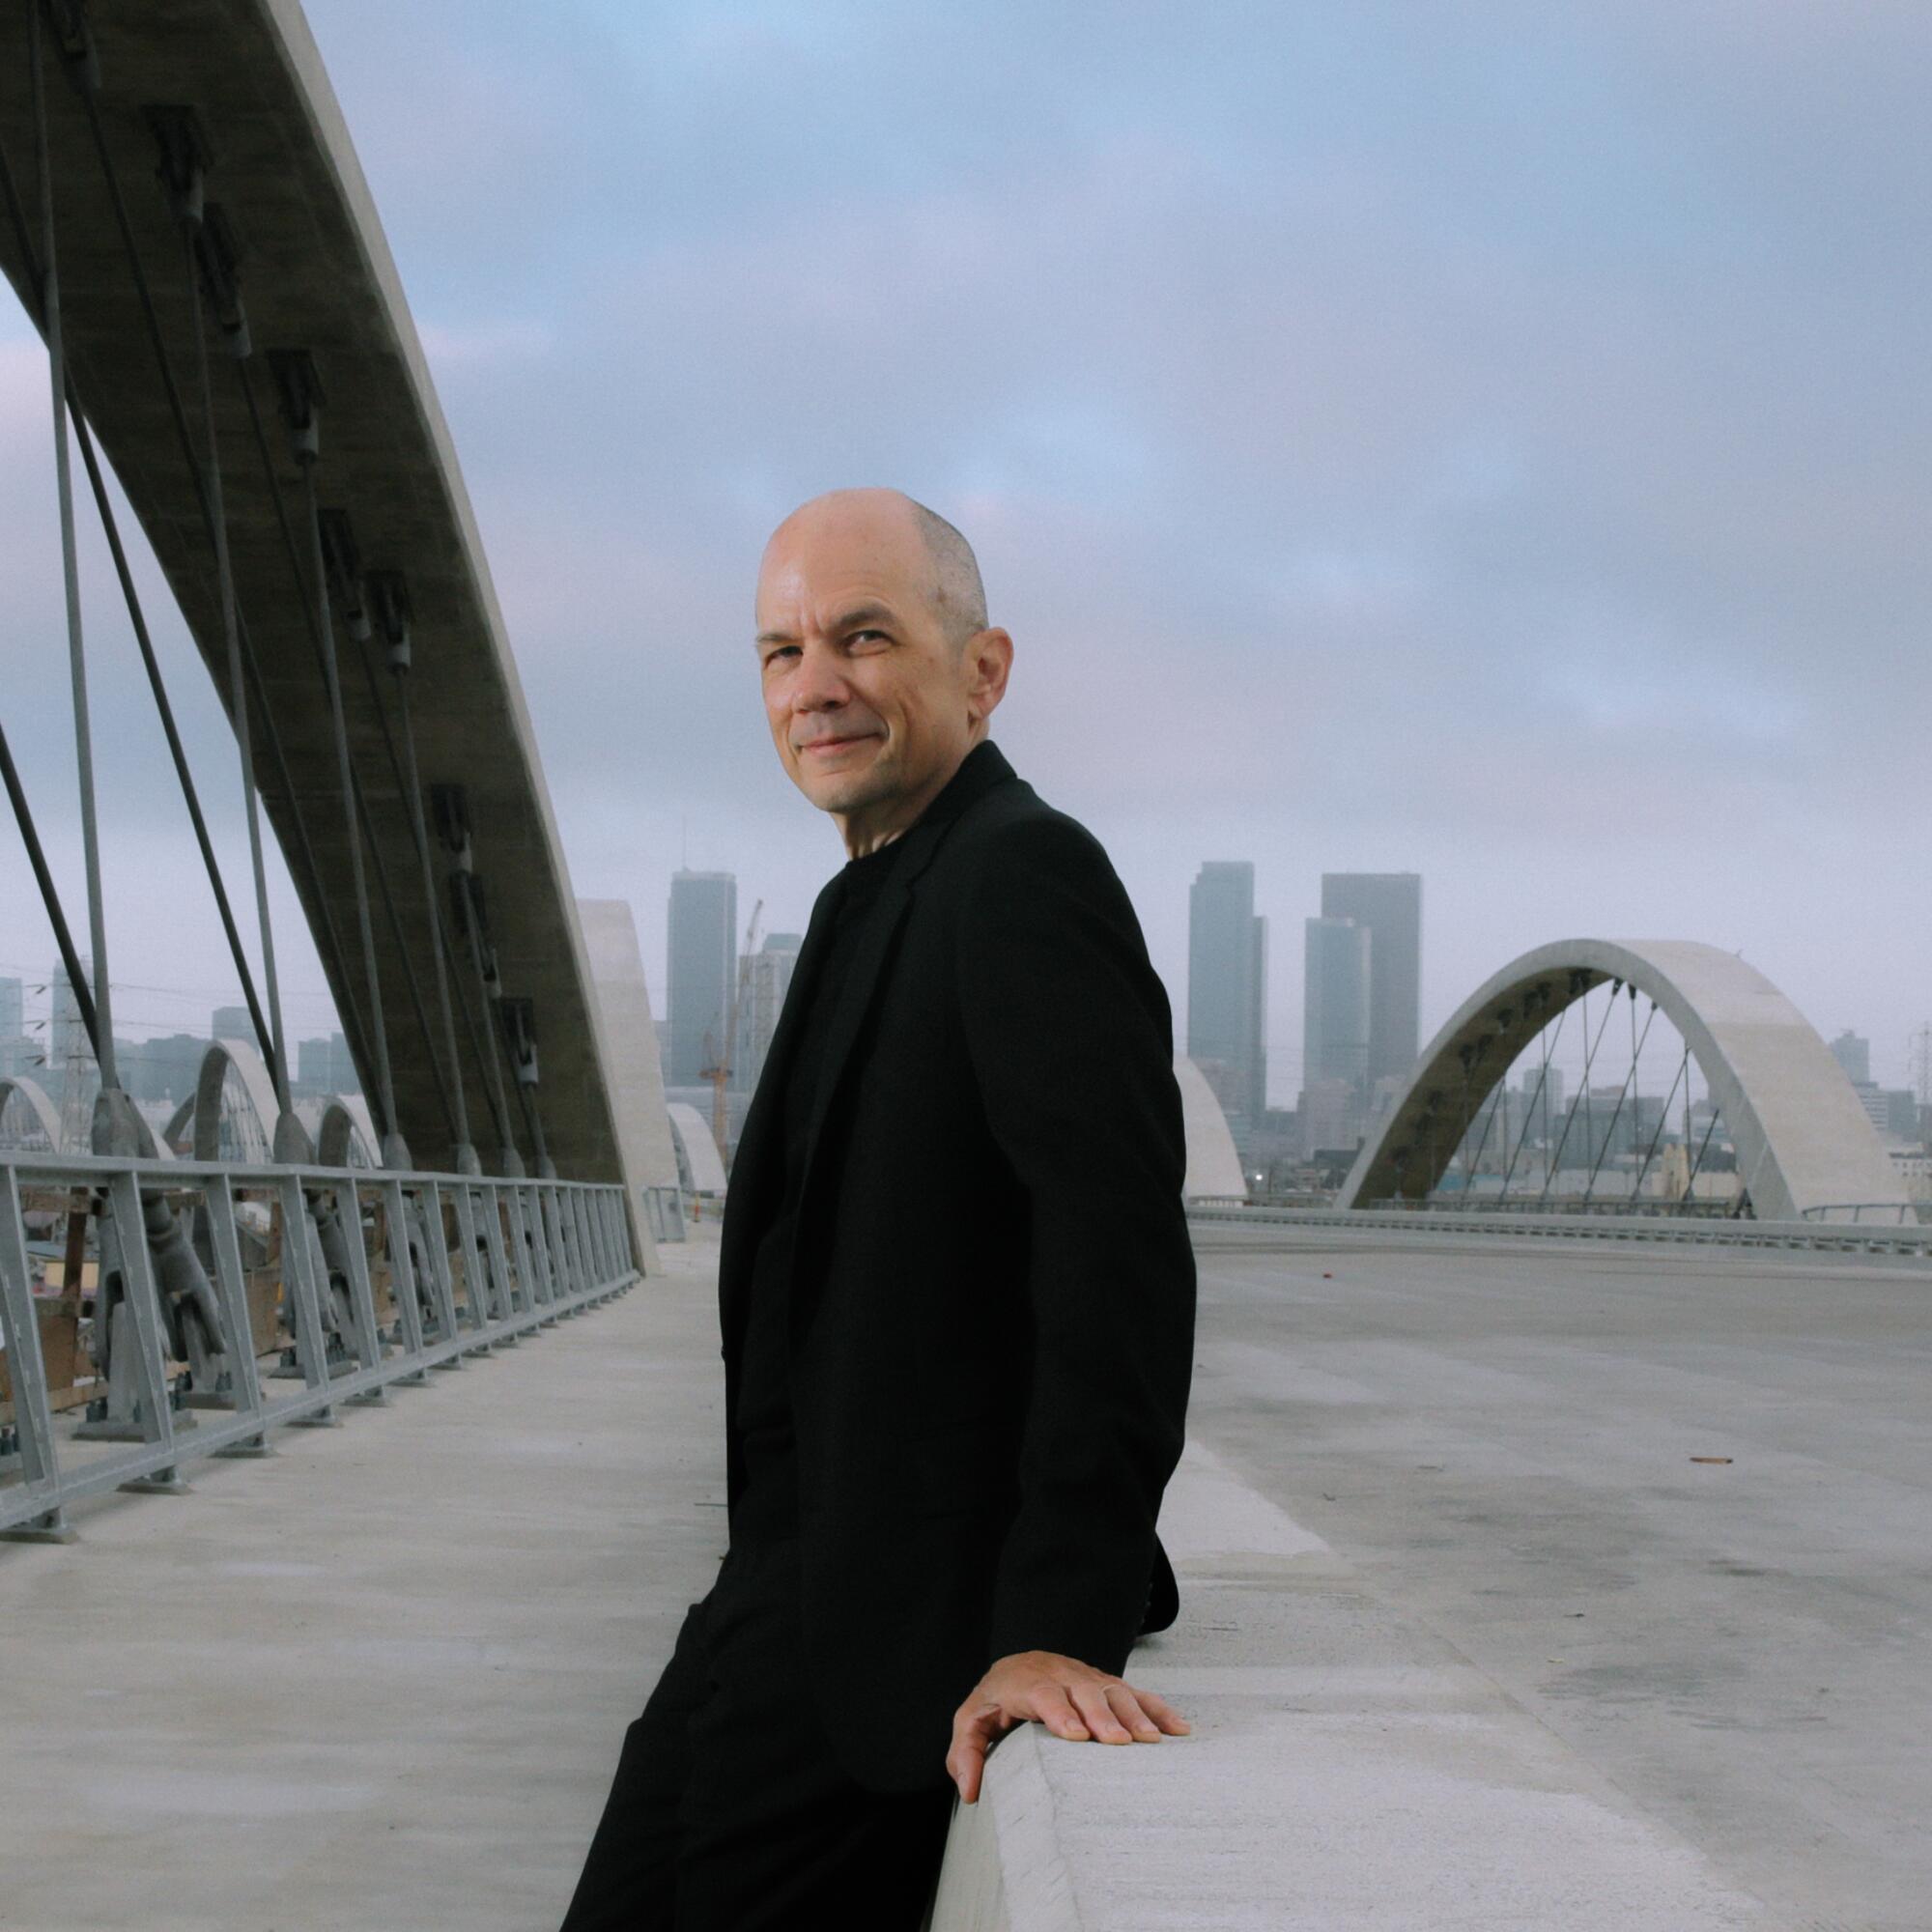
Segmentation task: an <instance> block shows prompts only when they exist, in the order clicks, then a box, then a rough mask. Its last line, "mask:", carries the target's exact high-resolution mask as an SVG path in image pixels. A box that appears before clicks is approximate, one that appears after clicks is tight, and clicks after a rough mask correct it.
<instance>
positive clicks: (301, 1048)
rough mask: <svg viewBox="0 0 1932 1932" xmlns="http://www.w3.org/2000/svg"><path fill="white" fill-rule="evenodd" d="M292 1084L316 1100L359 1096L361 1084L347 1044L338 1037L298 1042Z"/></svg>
mask: <svg viewBox="0 0 1932 1932" xmlns="http://www.w3.org/2000/svg"><path fill="white" fill-rule="evenodd" d="M295 1084H296V1085H297V1086H298V1087H299V1088H301V1089H302V1090H303V1092H304V1094H308V1095H311V1096H314V1097H317V1098H320V1097H321V1096H322V1095H323V1094H355V1093H359V1092H360V1091H361V1086H362V1083H361V1081H360V1079H359V1078H358V1077H357V1075H356V1072H355V1057H354V1055H352V1054H351V1053H350V1051H349V1042H348V1041H347V1040H346V1039H344V1038H343V1037H342V1036H341V1035H340V1034H339V1033H332V1034H329V1035H328V1036H327V1037H317V1038H315V1039H300V1040H298V1041H297V1042H296V1080H295Z"/></svg>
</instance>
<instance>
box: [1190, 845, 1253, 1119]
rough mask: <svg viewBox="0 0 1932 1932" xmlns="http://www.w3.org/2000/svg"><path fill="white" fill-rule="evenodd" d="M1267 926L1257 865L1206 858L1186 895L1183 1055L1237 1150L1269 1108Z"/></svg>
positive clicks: (1240, 860) (1241, 861) (1244, 861)
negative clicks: (1260, 908) (1259, 909)
mask: <svg viewBox="0 0 1932 1932" xmlns="http://www.w3.org/2000/svg"><path fill="white" fill-rule="evenodd" d="M1266 1041H1267V921H1266V920H1264V919H1260V918H1257V917H1256V914H1255V868H1254V867H1253V865H1251V864H1250V863H1249V862H1248V861H1247V860H1245V859H1238V860H1218V859H1209V860H1208V861H1206V862H1205V863H1204V864H1203V866H1202V867H1201V870H1200V872H1199V874H1198V875H1197V876H1196V878H1195V881H1194V885H1193V887H1192V889H1191V890H1190V892H1189V894H1188V898H1187V1057H1188V1058H1189V1059H1190V1060H1191V1061H1193V1062H1194V1064H1195V1065H1197V1066H1198V1067H1200V1069H1201V1071H1202V1073H1203V1074H1204V1075H1205V1076H1206V1078H1207V1081H1208V1085H1209V1086H1210V1087H1211V1088H1213V1090H1214V1097H1215V1098H1216V1099H1217V1100H1219V1101H1220V1103H1221V1108H1222V1111H1223V1112H1224V1113H1225V1114H1226V1115H1227V1116H1228V1125H1229V1127H1230V1129H1231V1130H1232V1132H1233V1133H1234V1136H1235V1141H1236V1146H1241V1145H1243V1144H1244V1142H1245V1139H1246V1137H1247V1135H1248V1132H1249V1130H1250V1129H1251V1128H1252V1127H1253V1126H1254V1125H1255V1123H1256V1122H1258V1121H1259V1120H1260V1118H1261V1115H1262V1112H1263V1110H1264V1108H1265V1106H1266V1105H1267V1045H1266Z"/></svg>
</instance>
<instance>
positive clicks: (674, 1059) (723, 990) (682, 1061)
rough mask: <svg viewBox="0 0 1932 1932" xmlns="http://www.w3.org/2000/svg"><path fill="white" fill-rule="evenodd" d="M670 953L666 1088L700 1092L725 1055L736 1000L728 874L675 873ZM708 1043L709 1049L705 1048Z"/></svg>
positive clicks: (733, 896)
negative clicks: (716, 1057) (715, 1060)
mask: <svg viewBox="0 0 1932 1932" xmlns="http://www.w3.org/2000/svg"><path fill="white" fill-rule="evenodd" d="M669 925H670V931H669V939H668V946H667V949H666V951H667V952H668V960H667V965H668V973H667V975H666V978H667V980H668V982H669V984H668V999H667V1002H666V1004H667V1006H668V1008H669V1011H668V1014H667V1018H668V1020H669V1021H670V1051H669V1053H668V1055H667V1056H666V1058H665V1085H666V1086H667V1087H696V1085H697V1084H698V1083H699V1082H700V1081H701V1080H702V1079H703V1078H704V1069H705V1068H706V1067H707V1066H709V1065H711V1064H712V1063H711V1055H712V1054H714V1053H716V1054H723V1053H724V1051H725V1029H726V1027H727V1026H728V1025H729V1023H730V1013H731V1009H732V1005H733V1003H734V1002H735V1001H736V999H737V996H738V881H737V880H736V878H734V877H733V876H732V874H731V873H729V872H689V871H680V872H673V873H672V874H671V880H670V920H669ZM707 1037H709V1039H710V1045H709V1046H708V1047H707V1046H706V1044H705V1041H706V1038H707Z"/></svg>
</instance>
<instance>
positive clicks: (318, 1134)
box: [315, 1094, 382, 1167]
mask: <svg viewBox="0 0 1932 1932" xmlns="http://www.w3.org/2000/svg"><path fill="white" fill-rule="evenodd" d="M376 1145H377V1134H376V1123H375V1122H374V1121H372V1120H371V1119H370V1118H369V1103H368V1102H367V1101H366V1100H364V1099H363V1097H362V1096H361V1094H351V1095H349V1097H348V1098H347V1099H345V1098H344V1097H343V1096H342V1095H341V1094H330V1095H329V1096H328V1098H327V1100H325V1101H324V1102H323V1105H322V1112H321V1115H320V1117H319V1119H318V1120H317V1122H316V1128H315V1157H316V1159H317V1160H318V1161H320V1162H321V1163H322V1165H323V1166H324V1167H380V1166H381V1165H382V1162H381V1161H379V1160H378V1159H377V1158H376V1151H375V1150H376Z"/></svg>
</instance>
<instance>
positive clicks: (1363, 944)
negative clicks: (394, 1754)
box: [1301, 919, 1374, 1094]
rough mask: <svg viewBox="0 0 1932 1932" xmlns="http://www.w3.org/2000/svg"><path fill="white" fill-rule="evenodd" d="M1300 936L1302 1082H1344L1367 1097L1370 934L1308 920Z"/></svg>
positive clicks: (1345, 923) (1340, 923)
mask: <svg viewBox="0 0 1932 1932" xmlns="http://www.w3.org/2000/svg"><path fill="white" fill-rule="evenodd" d="M1303 932H1304V934H1305V940H1304V946H1303V955H1302V971H1303V977H1302V993H1301V1068H1302V1078H1303V1080H1304V1081H1305V1082H1306V1083H1307V1085H1308V1086H1310V1087H1314V1086H1316V1085H1318V1084H1319V1083H1321V1082H1322V1081H1327V1080H1340V1081H1345V1082H1346V1083H1347V1084H1348V1085H1349V1086H1350V1087H1351V1088H1352V1089H1354V1090H1355V1092H1356V1093H1357V1094H1366V1093H1367V1091H1368V1084H1369V1016H1370V1011H1371V1001H1372V986H1373V977H1374V962H1373V956H1372V952H1371V944H1370V934H1369V932H1368V930H1367V929H1366V928H1365V927H1363V926H1360V925H1357V924H1356V923H1355V922H1354V921H1353V920H1351V919H1311V920H1309V921H1308V922H1307V923H1305V925H1304V927H1303Z"/></svg>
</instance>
